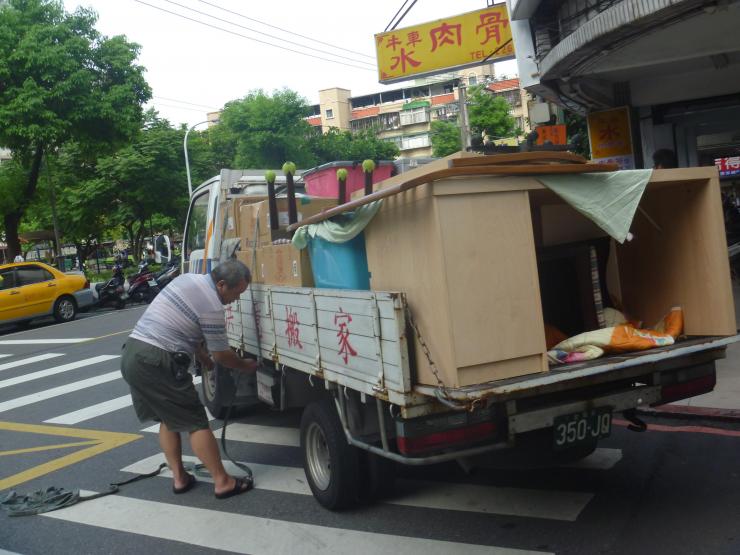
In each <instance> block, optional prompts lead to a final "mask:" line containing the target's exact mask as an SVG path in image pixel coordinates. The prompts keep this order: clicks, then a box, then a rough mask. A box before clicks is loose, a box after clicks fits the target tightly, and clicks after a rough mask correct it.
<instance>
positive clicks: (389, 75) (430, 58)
mask: <svg viewBox="0 0 740 555" xmlns="http://www.w3.org/2000/svg"><path fill="white" fill-rule="evenodd" d="M375 50H376V53H377V57H378V77H379V80H380V82H381V83H394V82H396V81H403V80H406V79H411V78H414V77H421V76H424V75H432V74H435V73H441V72H443V71H448V70H452V69H461V68H464V67H470V66H474V65H478V64H480V63H481V62H483V60H485V59H487V60H488V61H491V62H493V61H497V62H500V61H501V60H508V59H511V58H513V57H514V43H513V41H512V39H511V26H510V25H509V13H508V11H507V10H506V4H496V5H495V6H491V7H489V8H486V9H483V10H478V11H475V12H469V13H464V14H461V15H456V16H452V17H448V18H445V19H439V20H437V21H433V22H430V23H422V24H419V25H415V26H413V27H406V28H404V29H394V30H393V31H389V32H387V33H379V34H377V35H375Z"/></svg>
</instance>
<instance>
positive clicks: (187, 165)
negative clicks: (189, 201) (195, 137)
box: [182, 120, 216, 198]
mask: <svg viewBox="0 0 740 555" xmlns="http://www.w3.org/2000/svg"><path fill="white" fill-rule="evenodd" d="M204 123H216V122H215V121H211V120H205V121H199V122H198V123H196V124H193V125H192V126H191V127H190V129H188V130H187V131H186V132H185V140H184V141H183V143H182V149H183V150H184V151H185V173H187V174H188V198H190V197H192V196H193V184H192V182H191V181H190V161H189V160H188V135H190V132H191V131H192V130H193V129H195V128H196V127H198V126H199V125H203V124H204Z"/></svg>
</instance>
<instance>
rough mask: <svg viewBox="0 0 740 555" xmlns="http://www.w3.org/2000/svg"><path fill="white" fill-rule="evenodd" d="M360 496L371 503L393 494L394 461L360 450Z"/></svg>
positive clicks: (394, 483) (394, 482) (394, 481)
mask: <svg viewBox="0 0 740 555" xmlns="http://www.w3.org/2000/svg"><path fill="white" fill-rule="evenodd" d="M359 457H360V476H361V477H362V478H361V479H362V481H361V483H360V498H361V500H362V501H363V502H365V503H372V502H374V501H378V500H380V499H385V498H387V497H390V496H392V495H393V492H394V491H395V486H396V463H395V461H392V460H390V459H386V458H385V457H381V456H378V455H376V454H374V453H370V452H369V451H361V452H360V453H359Z"/></svg>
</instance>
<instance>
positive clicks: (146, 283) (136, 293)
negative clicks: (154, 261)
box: [123, 261, 159, 303]
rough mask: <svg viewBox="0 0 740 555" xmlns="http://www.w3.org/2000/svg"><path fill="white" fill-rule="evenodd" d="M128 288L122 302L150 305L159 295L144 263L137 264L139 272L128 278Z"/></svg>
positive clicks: (157, 286) (150, 273) (155, 282)
mask: <svg viewBox="0 0 740 555" xmlns="http://www.w3.org/2000/svg"><path fill="white" fill-rule="evenodd" d="M128 282H129V287H128V291H127V292H126V294H125V295H124V297H123V298H124V300H126V301H129V300H130V301H132V302H135V303H150V302H152V300H154V297H156V296H157V293H159V285H158V284H157V280H156V279H154V274H153V273H152V272H150V271H149V264H148V263H147V262H146V261H142V262H141V263H139V271H138V272H137V273H136V274H134V275H132V276H129V277H128Z"/></svg>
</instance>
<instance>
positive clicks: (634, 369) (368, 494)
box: [183, 170, 738, 509]
mask: <svg viewBox="0 0 740 555" xmlns="http://www.w3.org/2000/svg"><path fill="white" fill-rule="evenodd" d="M417 171H422V170H417ZM244 174H246V172H243V171H238V170H224V171H222V172H221V173H220V175H218V176H216V177H214V178H212V179H210V180H208V181H206V182H205V183H203V184H202V185H200V186H199V187H198V188H197V189H196V190H195V191H194V193H193V195H192V198H191V201H190V207H189V211H188V216H187V224H186V229H185V235H184V244H183V272H187V271H190V272H205V271H207V270H209V269H210V268H211V267H213V265H215V264H217V263H218V262H219V260H223V259H224V257H229V256H231V255H232V254H233V252H234V249H235V248H236V246H237V245H236V243H235V241H226V240H224V239H223V238H224V229H223V227H224V225H225V224H224V222H225V218H224V217H223V214H224V211H225V210H227V208H228V203H230V202H233V201H234V199H237V198H243V197H244V195H245V191H243V190H242V185H243V180H242V176H243V175H244ZM661 175H663V174H661ZM700 177H701V176H700ZM702 179H703V177H702ZM240 180H242V181H240ZM710 181H711V179H710ZM710 186H712V187H713V186H714V185H713V184H712V183H710ZM246 194H247V195H248V194H250V190H247V191H246ZM694 231H695V232H696V230H694ZM715 239H716V240H720V239H719V238H715ZM715 239H712V240H715ZM723 248H724V249H725V252H726V245H724V247H723ZM721 277H722V279H721V280H720V281H718V282H716V285H717V286H721V287H724V286H726V285H727V283H729V281H728V280H729V278H727V279H725V276H721ZM420 279H424V278H420ZM426 279H429V278H426ZM413 301H414V299H412V298H409V297H408V296H407V292H406V291H403V290H399V291H375V290H341V289H321V288H314V287H310V288H309V287H297V288H296V287H283V286H273V285H264V284H252V285H251V286H250V287H249V289H248V290H247V291H246V292H245V293H244V294H243V296H242V297H241V299H240V300H239V301H237V302H235V303H233V304H232V305H230V306H228V307H227V310H226V314H227V328H228V336H229V339H230V344H231V346H232V348H233V349H234V350H235V351H236V352H238V353H239V354H240V355H241V356H244V357H251V358H261V360H262V362H263V366H262V368H261V369H260V370H259V371H258V373H257V374H256V376H253V377H249V378H239V379H235V376H234V375H232V373H231V372H230V371H229V370H228V369H224V368H218V367H217V368H216V369H215V370H214V371H212V372H208V371H205V370H204V375H203V380H202V393H203V397H204V401H205V403H206V405H207V407H208V409H209V410H210V411H211V413H212V414H214V415H215V416H216V417H223V415H224V413H225V412H226V409H227V407H228V406H229V405H232V404H233V405H250V404H257V403H267V404H268V405H270V406H272V407H273V408H274V409H277V410H280V411H287V410H296V409H302V411H303V412H302V418H301V430H300V438H301V450H302V453H303V461H304V469H305V473H306V477H307V479H308V482H309V484H310V487H311V490H312V492H313V494H314V496H315V497H316V499H317V500H318V501H319V502H320V503H321V504H322V505H323V506H324V507H326V508H329V509H341V508H346V507H350V506H352V505H353V504H356V503H357V502H360V501H363V500H371V499H373V498H377V497H378V496H380V495H383V494H385V493H387V492H388V491H389V489H390V488H391V487H392V485H393V477H394V468H395V465H396V464H398V463H400V464H405V465H429V464H435V463H440V462H444V461H451V460H455V461H458V462H459V463H460V464H461V465H463V466H464V467H475V466H481V467H484V466H491V465H498V464H506V463H508V464H520V463H522V462H523V461H529V462H531V461H536V462H537V463H538V464H544V465H546V464H557V463H559V462H565V461H569V460H573V459H579V458H583V457H586V456H587V455H589V454H590V453H591V452H593V450H594V449H595V447H596V445H597V442H598V440H599V439H601V438H604V437H607V436H609V434H610V432H611V426H612V416H613V415H616V414H622V415H623V417H624V418H625V419H626V420H627V421H629V422H631V424H630V428H632V429H634V430H637V431H640V430H644V424H643V423H642V421H641V420H640V419H639V418H638V416H637V414H636V409H637V408H640V407H649V406H655V405H660V404H664V403H668V402H672V401H675V400H678V399H683V398H687V397H692V396H695V395H699V394H702V393H706V392H708V391H711V390H712V389H713V387H714V385H715V380H716V378H715V360H717V359H720V358H723V357H724V356H725V349H726V346H727V345H728V344H730V343H732V342H734V341H736V340H737V339H738V337H737V336H735V335H731V334H723V335H724V336H720V334H717V335H714V336H692V337H688V338H686V339H685V340H683V341H679V342H677V343H676V344H675V345H672V346H670V347H662V348H656V349H652V350H647V351H643V352H638V353H632V354H625V355H620V356H612V357H605V358H600V359H596V360H592V361H589V362H585V363H579V364H570V365H567V364H566V365H561V366H552V367H550V368H549V371H545V372H539V373H532V374H528V375H524V376H518V377H513V378H508V379H497V380H493V381H487V382H484V383H474V384H468V385H465V386H461V387H449V386H445V385H444V384H443V383H442V381H441V380H438V383H429V382H428V381H427V383H422V382H420V381H419V379H418V377H417V367H418V365H419V361H420V360H424V361H425V362H427V363H429V364H431V365H433V363H432V359H431V357H432V353H433V352H434V347H435V346H434V345H427V344H426V343H425V341H424V337H423V333H422V332H421V331H420V330H419V329H418V327H417V326H416V325H415V322H414V314H413V313H412V312H411V311H410V310H409V305H411V306H413ZM733 331H734V330H733ZM492 332H494V333H495V330H492ZM543 343H544V342H543ZM257 480H259V476H257Z"/></svg>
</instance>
